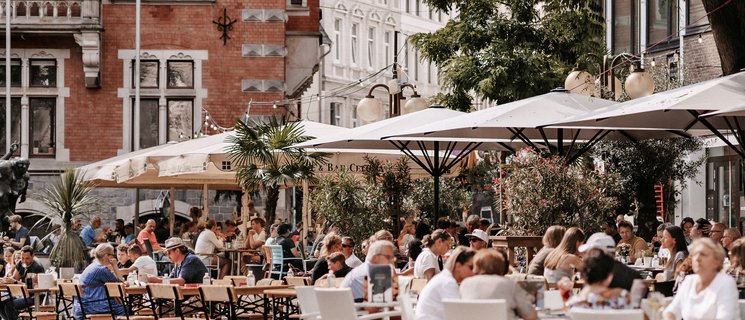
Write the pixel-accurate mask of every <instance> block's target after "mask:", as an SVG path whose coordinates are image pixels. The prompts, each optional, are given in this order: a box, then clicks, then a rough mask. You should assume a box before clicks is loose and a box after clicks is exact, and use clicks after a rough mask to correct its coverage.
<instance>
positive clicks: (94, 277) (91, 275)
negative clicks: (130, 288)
mask: <svg viewBox="0 0 745 320" xmlns="http://www.w3.org/2000/svg"><path fill="white" fill-rule="evenodd" d="M106 282H119V280H118V279H117V278H116V276H115V275H114V273H112V272H111V270H109V268H107V267H106V266H104V265H102V264H101V263H100V262H98V261H97V260H96V261H94V262H93V263H91V264H90V265H88V267H87V268H85V270H84V271H83V274H82V275H81V276H80V284H81V285H82V286H83V299H82V300H83V305H82V307H83V308H85V313H86V314H95V313H111V311H113V313H114V314H115V315H119V316H123V315H124V314H125V311H124V306H122V304H121V303H119V302H118V301H116V300H112V301H111V307H112V309H113V310H109V300H108V299H107V298H106V286H105V285H104V284H105V283H106ZM80 307H81V305H80V302H79V301H78V300H77V299H76V300H75V305H74V306H73V314H74V315H75V319H81V318H82V317H83V314H82V310H81V309H80Z"/></svg>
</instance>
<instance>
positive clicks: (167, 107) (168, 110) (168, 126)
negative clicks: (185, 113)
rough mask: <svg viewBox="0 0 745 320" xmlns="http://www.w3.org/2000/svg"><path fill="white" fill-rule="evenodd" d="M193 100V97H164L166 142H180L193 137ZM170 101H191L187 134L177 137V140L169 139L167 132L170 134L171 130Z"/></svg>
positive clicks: (194, 112) (194, 113) (194, 114)
mask: <svg viewBox="0 0 745 320" xmlns="http://www.w3.org/2000/svg"><path fill="white" fill-rule="evenodd" d="M194 100H195V99H194V97H168V98H167V99H166V123H165V129H166V143H168V142H170V141H177V142H182V141H186V140H189V139H193V138H194V136H195V133H194V131H193V130H194V120H195V119H196V118H195V116H196V111H195V107H194V106H195V104H196V103H195V101H194ZM172 101H189V102H191V112H190V116H191V123H190V124H191V130H190V131H189V132H188V135H184V136H183V137H179V139H178V140H174V139H171V138H170V137H169V134H170V131H171V129H170V119H171V102H172ZM200 121H201V119H200ZM159 128H160V127H159ZM181 134H183V133H181Z"/></svg>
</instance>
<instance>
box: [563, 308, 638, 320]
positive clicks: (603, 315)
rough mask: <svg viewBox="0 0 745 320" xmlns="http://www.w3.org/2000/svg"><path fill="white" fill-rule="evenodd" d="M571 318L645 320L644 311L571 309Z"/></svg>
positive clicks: (585, 319)
mask: <svg viewBox="0 0 745 320" xmlns="http://www.w3.org/2000/svg"><path fill="white" fill-rule="evenodd" d="M569 317H570V318H572V320H643V319H644V311H642V310H641V309H628V310H592V309H581V308H572V309H569Z"/></svg>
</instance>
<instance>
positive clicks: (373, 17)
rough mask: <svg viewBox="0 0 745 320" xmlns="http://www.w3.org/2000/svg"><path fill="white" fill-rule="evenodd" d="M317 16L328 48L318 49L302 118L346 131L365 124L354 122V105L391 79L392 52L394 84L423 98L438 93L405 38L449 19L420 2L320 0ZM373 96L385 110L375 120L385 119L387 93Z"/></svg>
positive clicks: (431, 72) (432, 73)
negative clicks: (403, 85) (395, 68)
mask: <svg viewBox="0 0 745 320" xmlns="http://www.w3.org/2000/svg"><path fill="white" fill-rule="evenodd" d="M321 17H322V19H321V25H322V27H323V29H324V31H325V32H326V34H327V35H328V38H329V39H330V40H331V41H330V42H331V44H330V45H324V46H323V47H324V48H323V49H322V50H325V51H324V52H322V53H321V54H322V55H323V58H321V63H320V64H319V68H320V72H318V73H317V75H316V78H315V79H314V81H313V84H312V86H311V87H310V88H309V90H308V91H306V93H305V95H304V96H303V98H302V101H301V105H302V106H301V108H302V110H303V111H302V113H303V114H302V118H303V119H308V120H312V121H318V122H323V123H328V124H332V125H338V126H343V127H349V128H352V127H356V126H359V125H363V124H365V122H364V121H362V120H361V119H358V117H357V110H356V109H357V104H358V103H359V101H360V100H362V99H363V98H365V96H366V95H367V94H368V92H369V91H370V88H371V87H372V86H373V85H375V84H378V83H383V84H387V83H388V81H390V80H391V79H392V77H393V73H392V70H393V68H392V65H393V63H394V57H395V56H396V53H397V56H398V57H397V59H398V65H399V69H398V70H399V72H398V78H399V83H409V84H412V85H414V86H415V87H416V90H417V92H418V93H419V95H420V96H422V97H423V98H425V99H428V98H429V97H431V96H432V95H434V94H436V93H437V92H438V91H439V83H440V82H439V76H438V72H437V67H436V66H435V64H434V63H431V62H429V61H427V60H425V59H422V58H421V56H420V55H419V53H418V52H417V51H416V50H414V48H413V46H412V45H410V44H408V41H407V38H408V37H409V36H411V35H413V34H415V33H418V32H432V31H435V30H437V29H439V28H441V27H443V26H444V25H445V24H446V23H447V21H448V20H449V19H450V17H451V15H448V14H445V13H443V12H439V11H437V10H434V9H431V8H429V7H428V6H427V5H426V4H425V3H424V2H423V1H422V0H321ZM396 36H398V41H396V39H395V37H396ZM396 42H397V44H398V48H395V47H394V45H395V44H396ZM403 94H404V97H406V98H408V97H411V95H412V94H413V91H412V90H411V89H410V88H405V89H404V90H403ZM373 95H374V96H375V97H376V98H377V99H378V100H380V102H381V103H382V104H383V106H384V108H383V109H385V110H381V113H380V117H379V118H380V119H383V118H387V117H388V106H389V95H388V93H387V92H386V91H385V89H383V88H380V89H376V90H375V91H374V92H373ZM404 103H405V101H402V103H401V105H402V106H403V104H404Z"/></svg>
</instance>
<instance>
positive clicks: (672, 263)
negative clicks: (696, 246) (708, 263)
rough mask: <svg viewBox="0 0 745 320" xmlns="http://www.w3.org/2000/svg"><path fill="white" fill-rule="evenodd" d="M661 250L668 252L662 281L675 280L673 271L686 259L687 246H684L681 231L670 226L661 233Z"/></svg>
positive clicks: (676, 227)
mask: <svg viewBox="0 0 745 320" xmlns="http://www.w3.org/2000/svg"><path fill="white" fill-rule="evenodd" d="M662 248H663V249H665V250H667V251H668V252H670V255H669V259H668V260H667V261H666V262H665V264H664V265H663V268H664V271H663V275H664V279H665V280H664V281H673V280H675V276H676V274H675V270H677V268H678V266H679V265H680V264H681V263H682V262H683V260H685V259H686V258H687V257H688V245H687V244H686V240H685V236H684V235H683V229H681V228H680V227H678V226H670V227H667V229H665V231H663V232H662Z"/></svg>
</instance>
